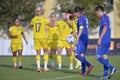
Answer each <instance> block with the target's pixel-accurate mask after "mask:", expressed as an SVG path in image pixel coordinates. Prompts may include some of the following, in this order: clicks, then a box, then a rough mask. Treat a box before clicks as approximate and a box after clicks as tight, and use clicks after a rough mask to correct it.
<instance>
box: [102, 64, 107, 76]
mask: <svg viewBox="0 0 120 80" xmlns="http://www.w3.org/2000/svg"><path fill="white" fill-rule="evenodd" d="M103 76H108V67H106V66H105V65H104V75H103Z"/></svg>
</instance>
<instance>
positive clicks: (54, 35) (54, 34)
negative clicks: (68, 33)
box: [48, 25, 59, 40]
mask: <svg viewBox="0 0 120 80" xmlns="http://www.w3.org/2000/svg"><path fill="white" fill-rule="evenodd" d="M58 36H59V30H58V25H56V26H55V27H50V26H48V39H49V40H58V38H59V37H58Z"/></svg>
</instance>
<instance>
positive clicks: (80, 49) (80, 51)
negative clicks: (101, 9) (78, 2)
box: [74, 6, 94, 76]
mask: <svg viewBox="0 0 120 80" xmlns="http://www.w3.org/2000/svg"><path fill="white" fill-rule="evenodd" d="M74 12H75V15H76V17H78V21H77V34H78V36H77V40H76V46H75V55H76V56H75V57H76V58H77V59H78V60H80V61H81V63H82V72H80V73H79V74H78V75H79V76H81V75H88V74H89V73H90V71H91V70H92V69H93V67H94V65H92V64H90V63H89V62H88V61H87V60H86V58H85V53H86V50H87V45H88V40H89V38H88V19H87V17H86V16H84V15H83V8H82V7H79V6H76V7H75V8H74ZM86 66H87V67H88V70H87V71H86Z"/></svg>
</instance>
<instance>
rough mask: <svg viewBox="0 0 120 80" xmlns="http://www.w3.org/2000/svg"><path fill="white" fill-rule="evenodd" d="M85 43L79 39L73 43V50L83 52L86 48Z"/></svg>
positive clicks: (78, 52)
mask: <svg viewBox="0 0 120 80" xmlns="http://www.w3.org/2000/svg"><path fill="white" fill-rule="evenodd" d="M87 45H88V44H87V43H86V44H84V43H83V42H82V41H79V42H78V44H77V45H75V48H74V52H75V53H77V54H81V53H83V54H85V53H86V50H87Z"/></svg>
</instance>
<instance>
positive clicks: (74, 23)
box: [67, 9, 81, 68]
mask: <svg viewBox="0 0 120 80" xmlns="http://www.w3.org/2000/svg"><path fill="white" fill-rule="evenodd" d="M67 15H68V16H69V19H70V20H71V22H72V25H71V27H72V32H71V34H73V36H74V37H75V38H76V37H77V33H76V32H77V18H76V17H75V16H74V11H73V10H72V9H69V10H68V11H67ZM74 47H75V43H73V44H72V46H71V54H72V58H73V59H74V60H75V61H76V66H75V67H74V68H81V62H80V61H79V60H78V59H77V58H75V54H74Z"/></svg>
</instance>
